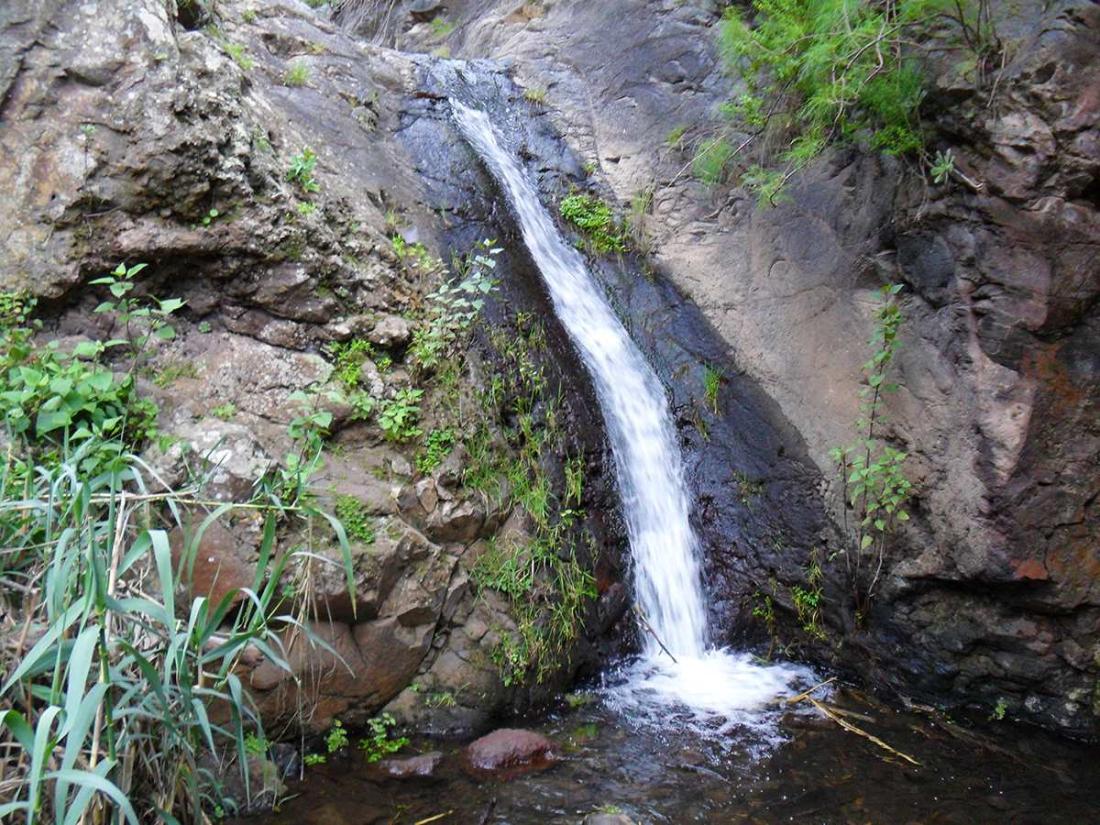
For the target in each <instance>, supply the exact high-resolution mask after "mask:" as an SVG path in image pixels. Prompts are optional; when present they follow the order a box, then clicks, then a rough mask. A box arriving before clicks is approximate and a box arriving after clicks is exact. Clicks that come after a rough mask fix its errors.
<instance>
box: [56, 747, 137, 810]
mask: <svg viewBox="0 0 1100 825" xmlns="http://www.w3.org/2000/svg"><path fill="white" fill-rule="evenodd" d="M104 761H105V762H109V760H104ZM45 778H46V779H54V780H64V781H65V782H69V783H70V784H73V785H83V786H86V787H89V788H93V789H94V790H97V791H99V792H100V793H102V794H105V795H106V796H109V797H110V798H111V800H112V801H113V802H114V803H115V804H116V805H117V806H118V807H119V809H120V810H121V811H122V813H123V815H124V816H125V817H126V821H127V822H131V823H133V825H140V823H139V822H138V818H137V814H135V813H134V807H133V805H131V804H130V800H129V799H127V798H126V794H124V793H123V792H122V791H121V790H119V788H118V786H117V785H116V784H115V783H113V782H111V781H110V780H109V779H105V778H104V777H102V776H100V775H99V774H95V773H91V772H89V771H77V770H67V771H51V772H50V773H48V774H46V776H45Z"/></svg>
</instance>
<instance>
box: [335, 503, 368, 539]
mask: <svg viewBox="0 0 1100 825" xmlns="http://www.w3.org/2000/svg"><path fill="white" fill-rule="evenodd" d="M334 510H335V512H336V518H338V519H340V523H341V524H343V525H344V530H345V531H346V532H347V534H348V535H349V536H350V537H351V538H353V539H358V540H359V541H361V542H363V543H364V544H371V543H373V542H374V537H375V533H374V525H373V524H372V523H371V518H370V516H369V515H368V513H367V508H366V506H365V505H364V504H363V502H361V501H360V500H359V499H357V498H355V496H345V495H339V496H337V497H336V506H335V508H334Z"/></svg>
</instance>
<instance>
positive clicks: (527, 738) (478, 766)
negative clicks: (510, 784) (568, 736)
mask: <svg viewBox="0 0 1100 825" xmlns="http://www.w3.org/2000/svg"><path fill="white" fill-rule="evenodd" d="M466 761H467V764H468V765H469V767H470V768H472V769H473V770H474V771H475V772H481V773H493V774H498V775H499V774H504V775H514V774H516V773H523V772H526V771H531V770H543V769H544V768H548V767H550V765H552V764H553V763H554V762H556V761H557V755H556V754H555V753H554V743H553V742H551V741H550V740H549V739H547V738H546V737H545V736H542V735H541V734H538V733H535V732H534V731H529V730H523V729H521V728H500V729H499V730H495V731H493V732H492V733H490V734H486V735H485V736H482V737H481V738H480V739H475V740H474V741H473V742H471V743H470V744H469V745H468V746H467V747H466Z"/></svg>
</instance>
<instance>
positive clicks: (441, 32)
mask: <svg viewBox="0 0 1100 825" xmlns="http://www.w3.org/2000/svg"><path fill="white" fill-rule="evenodd" d="M431 26H432V34H433V35H435V36H436V37H446V36H447V35H449V34H450V33H451V32H453V31H454V30H455V24H454V22H452V21H450V20H447V19H446V18H445V17H434V18H432V23H431Z"/></svg>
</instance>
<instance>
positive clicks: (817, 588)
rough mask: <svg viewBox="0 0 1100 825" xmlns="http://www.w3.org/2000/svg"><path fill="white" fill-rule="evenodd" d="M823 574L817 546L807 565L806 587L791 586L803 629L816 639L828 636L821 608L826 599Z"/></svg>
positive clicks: (792, 596) (796, 610)
mask: <svg viewBox="0 0 1100 825" xmlns="http://www.w3.org/2000/svg"><path fill="white" fill-rule="evenodd" d="M823 575H824V574H823V571H822V570H821V564H820V563H819V561H818V553H817V549H816V548H815V549H814V550H812V551H811V553H810V562H809V564H808V565H807V566H806V587H802V586H801V585H797V584H796V585H795V586H794V587H792V588H791V598H792V600H793V601H794V608H795V612H797V614H798V620H799V622H800V623H801V624H802V629H803V630H805V631H806V632H807V633H809V634H810V635H811V636H813V637H814V638H815V639H825V638H826V637H825V630H824V628H823V627H822V626H821V608H822V604H823V601H824V592H823V590H822V587H821V581H822V578H823Z"/></svg>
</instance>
